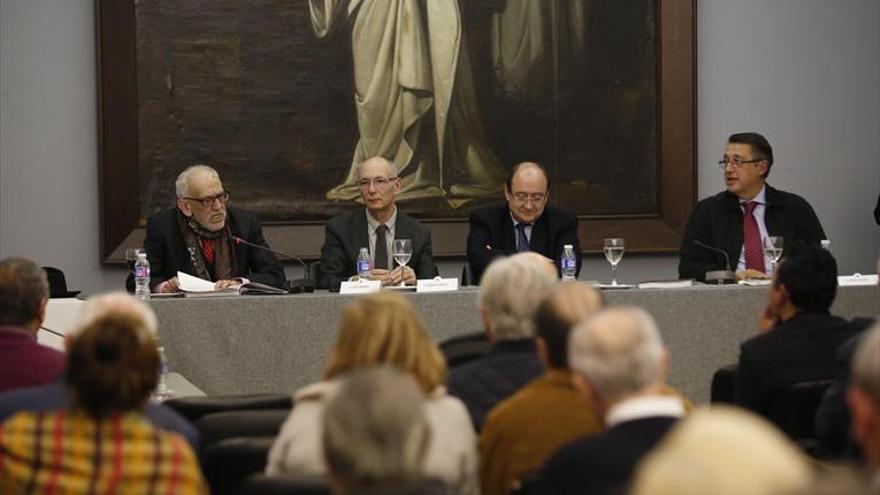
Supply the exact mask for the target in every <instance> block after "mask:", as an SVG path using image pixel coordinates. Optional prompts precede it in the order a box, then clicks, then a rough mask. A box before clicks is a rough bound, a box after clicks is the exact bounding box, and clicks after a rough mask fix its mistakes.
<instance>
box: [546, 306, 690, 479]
mask: <svg viewBox="0 0 880 495" xmlns="http://www.w3.org/2000/svg"><path fill="white" fill-rule="evenodd" d="M569 365H570V366H571V368H572V370H573V371H574V380H575V385H576V386H578V387H579V388H580V389H581V390H582V391H583V393H584V394H586V395H587V397H589V398H590V399H592V401H593V402H594V403H595V405H596V408H597V410H598V411H599V413H600V415H603V416H604V419H605V426H606V428H607V430H606V431H605V432H603V433H601V434H599V435H596V436H594V437H590V438H586V439H582V440H577V441H575V442H573V443H570V444H568V445H567V446H565V447H563V448H562V449H560V450H559V451H558V452H557V453H556V454H555V455H553V457H551V458H550V460H549V461H547V464H545V466H544V469H543V470H542V471H541V483H542V485H543V488H544V492H546V493H554V494H555V493H566V494H567V493H591V494H616V493H622V492H623V491H624V490H625V488H626V486H627V484H628V483H629V480H630V477H631V476H632V473H633V469H634V468H635V466H636V464H637V463H638V461H639V459H640V458H641V457H642V455H644V454H645V453H647V452H648V451H649V450H651V448H653V446H654V445H655V444H656V443H657V442H658V441H660V439H661V438H662V437H663V435H664V434H665V433H666V432H667V431H668V430H669V429H670V428H671V427H672V426H673V425H674V424H675V422H676V421H677V420H678V419H679V418H680V417H682V416H683V415H684V412H685V411H684V405H683V403H682V400H681V398H680V397H675V396H670V395H663V390H664V388H665V382H666V374H667V370H668V367H669V357H668V353H667V352H666V349H665V347H664V346H663V342H662V340H661V339H660V332H659V331H658V330H657V325H656V324H655V323H654V319H653V318H651V316H650V315H649V314H648V313H647V312H645V311H644V310H642V309H639V308H633V307H619V308H612V309H607V310H604V311H602V312H599V313H597V314H596V315H595V316H593V317H591V318H590V319H588V320H587V321H586V322H584V323H582V324H581V325H579V326H578V327H576V328H575V330H573V332H572V334H571V336H570V337H569Z"/></svg>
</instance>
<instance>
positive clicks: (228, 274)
mask: <svg viewBox="0 0 880 495" xmlns="http://www.w3.org/2000/svg"><path fill="white" fill-rule="evenodd" d="M175 186H176V193H177V206H176V207H175V208H169V209H167V210H162V211H160V212H158V213H155V214H153V215H152V216H150V218H149V219H147V235H146V237H145V238H144V249H145V250H146V251H147V259H148V260H149V262H150V279H151V280H150V287H151V289H152V291H153V292H176V291H177V290H178V288H179V287H178V281H177V272H178V271H181V272H184V273H188V274H190V275H194V276H196V277H199V278H202V279H205V280H212V281H214V282H215V283H214V286H215V287H216V288H218V289H225V288H227V287H230V286H232V285H236V284H240V283H243V282H259V283H262V284H266V285H271V286H273V287H278V288H284V287H285V286H286V280H285V276H284V270H283V269H282V267H281V263H280V262H279V261H278V260H277V259H276V258H275V255H273V254H272V253H271V252H269V251H267V250H265V249H259V248H254V247H252V246H248V245H247V244H246V243H250V244H256V245H259V246H264V247H266V248H268V245H267V244H266V241H265V240H264V239H263V229H262V227H261V225H260V221H259V219H258V218H257V216H256V215H254V214H253V213H250V212H247V211H244V210H239V209H236V208H231V207H227V205H226V203H227V202H228V201H229V193H228V192H227V191H225V190H224V189H223V183H221V182H220V176H219V174H217V171H216V170H214V169H213V168H211V167H208V166H205V165H193V166H191V167H189V168H187V169H186V170H184V171H183V172H181V174H180V175H179V176H178V177H177V181H176V183H175ZM239 239H241V240H244V241H245V242H246V243H245V242H241V241H240V240H239ZM126 287H127V288H128V290H129V291H134V276H133V274H129V275H128V280H126Z"/></svg>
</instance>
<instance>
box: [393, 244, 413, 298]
mask: <svg viewBox="0 0 880 495" xmlns="http://www.w3.org/2000/svg"><path fill="white" fill-rule="evenodd" d="M391 255H392V256H394V261H396V262H397V264H398V265H400V286H401V287H404V286H405V285H406V281H405V280H404V278H403V270H404V269H405V268H406V264H407V263H409V259H410V258H411V257H412V239H394V243H393V244H392V245H391Z"/></svg>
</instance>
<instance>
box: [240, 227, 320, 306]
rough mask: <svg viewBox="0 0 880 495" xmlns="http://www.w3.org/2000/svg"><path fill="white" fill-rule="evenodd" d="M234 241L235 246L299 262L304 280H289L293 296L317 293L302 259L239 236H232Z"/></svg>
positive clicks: (289, 287)
mask: <svg viewBox="0 0 880 495" xmlns="http://www.w3.org/2000/svg"><path fill="white" fill-rule="evenodd" d="M232 240H233V241H234V242H235V244H244V245H245V246H250V247H252V248H256V249H260V250H263V251H268V252H270V253H272V254H274V255H276V256H280V257H282V258H287V259H289V260H295V261H297V262H299V264H300V266H302V269H303V278H297V279H293V280H288V281H287V284H288V289H289V290H290V292H291V293H293V294H299V293H302V292H314V291H315V282H314V281H313V280H311V279H310V278H309V267H308V266H307V265H306V263H305V261H303V260H302V258H299V257H297V256H291V255H289V254H287V253H282V252H281V251H276V250H274V249H272V248H269V247H266V246H263V245H262V244H256V243H253V242H249V241H246V240H244V239H242V238H241V237H239V236H237V235H234V236H232Z"/></svg>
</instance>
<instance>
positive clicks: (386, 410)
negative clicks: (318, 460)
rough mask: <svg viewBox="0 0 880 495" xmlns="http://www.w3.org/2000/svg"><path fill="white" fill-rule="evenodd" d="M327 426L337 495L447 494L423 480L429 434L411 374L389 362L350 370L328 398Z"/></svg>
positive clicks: (325, 438)
mask: <svg viewBox="0 0 880 495" xmlns="http://www.w3.org/2000/svg"><path fill="white" fill-rule="evenodd" d="M323 430H324V436H323V439H322V444H323V451H324V459H325V460H326V462H327V471H328V476H329V478H330V486H331V488H332V492H333V493H334V495H351V494H356V493H382V494H388V495H390V494H413V495H415V494H420V493H438V494H442V493H445V492H444V491H443V486H442V485H439V486H436V487H435V488H436V489H435V490H433V492H432V490H431V488H432V486H431V485H430V483H429V482H426V481H425V479H424V475H423V469H422V466H423V465H424V461H425V454H426V452H427V446H428V443H429V442H430V436H431V433H430V427H429V426H428V419H427V417H426V416H425V395H424V393H423V392H422V391H421V390H420V389H419V385H418V384H417V383H416V382H415V380H414V379H413V378H412V376H411V375H409V374H406V373H402V372H400V371H397V370H395V369H393V368H391V367H388V366H380V367H373V368H364V369H360V370H355V371H352V372H351V373H350V374H349V375H348V376H347V377H346V378H345V379H344V380H343V381H342V385H341V386H340V387H339V392H338V393H337V394H336V395H334V397H333V398H332V399H331V400H330V401H329V402H328V403H327V407H326V408H325V410H324V419H323Z"/></svg>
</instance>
